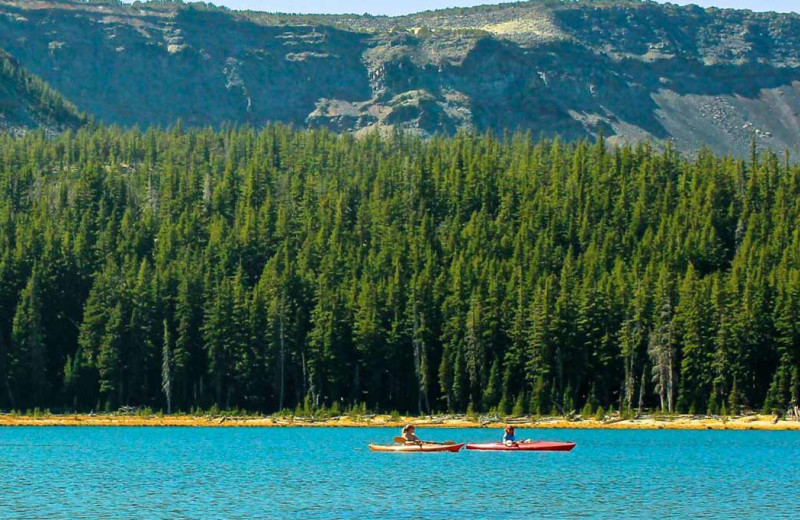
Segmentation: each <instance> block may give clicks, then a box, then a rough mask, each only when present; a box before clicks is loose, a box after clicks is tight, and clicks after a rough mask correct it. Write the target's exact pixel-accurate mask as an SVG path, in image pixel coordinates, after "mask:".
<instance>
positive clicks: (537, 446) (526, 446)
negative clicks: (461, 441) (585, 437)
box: [467, 441, 575, 451]
mask: <svg viewBox="0 0 800 520" xmlns="http://www.w3.org/2000/svg"><path fill="white" fill-rule="evenodd" d="M574 447H575V443H574V442H542V441H537V442H519V443H517V444H516V445H515V446H506V445H505V444H503V443H502V442H487V443H483V444H480V443H470V444H467V449H468V450H476V451H570V450H572V448H574Z"/></svg>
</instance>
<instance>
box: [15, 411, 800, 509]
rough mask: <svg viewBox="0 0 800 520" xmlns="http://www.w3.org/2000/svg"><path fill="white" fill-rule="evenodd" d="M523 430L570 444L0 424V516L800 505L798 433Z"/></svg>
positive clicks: (366, 432)
mask: <svg viewBox="0 0 800 520" xmlns="http://www.w3.org/2000/svg"><path fill="white" fill-rule="evenodd" d="M418 433H419V434H420V436H422V437H423V438H428V439H431V440H450V439H452V440H455V441H467V440H469V441H484V442H487V441H495V440H497V439H498V437H499V436H500V435H501V434H502V432H500V431H495V430H485V429H480V430H452V429H448V430H441V429H438V430H437V429H423V430H420V431H419V432H418ZM518 433H522V435H523V436H524V437H532V438H534V439H539V440H571V441H575V442H577V443H578V446H577V447H576V448H575V449H574V450H573V451H572V452H570V453H501V452H495V453H491V452H489V453H481V452H467V451H462V452H460V453H457V454H452V453H437V454H390V453H372V452H370V451H369V450H368V449H367V444H368V442H369V441H383V442H391V438H392V437H393V436H394V435H397V431H396V430H388V429H378V428H376V429H331V428H325V429H308V428H306V429H300V428H291V429H274V428H273V429H213V428H212V429H202V428H201V429H195V428H66V427H64V428H62V427H57V428H0V517H2V518H4V519H34V518H59V519H60V518H70V519H72V518H81V519H82V518H92V519H94V518H108V519H132V518H137V519H138V518H142V519H150V518H153V519H161V518H163V519H172V518H198V519H201V518H202V519H244V518H248V519H249V518H292V519H306V518H312V519H315V518H325V519H328V518H358V519H360V520H365V519H372V518H394V519H397V518H420V519H456V518H458V519H462V518H504V519H527V518H724V517H728V518H800V510H798V509H797V504H798V502H797V495H798V491H800V433H794V432H749V431H748V432H713V431H663V430H662V431H608V430H591V431H587V430H548V431H541V430H540V431H537V430H520V431H519V432H518Z"/></svg>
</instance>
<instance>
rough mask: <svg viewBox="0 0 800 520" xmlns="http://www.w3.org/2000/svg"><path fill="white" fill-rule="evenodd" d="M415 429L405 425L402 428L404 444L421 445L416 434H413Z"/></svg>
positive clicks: (412, 426)
mask: <svg viewBox="0 0 800 520" xmlns="http://www.w3.org/2000/svg"><path fill="white" fill-rule="evenodd" d="M415 431H416V428H415V427H414V425H413V424H407V425H405V426H404V427H403V438H404V439H405V440H406V444H422V441H421V440H420V438H419V437H417V434H416V433H414V432H415Z"/></svg>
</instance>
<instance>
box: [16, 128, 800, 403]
mask: <svg viewBox="0 0 800 520" xmlns="http://www.w3.org/2000/svg"><path fill="white" fill-rule="evenodd" d="M798 224H800V167H798V166H796V165H794V164H792V163H790V161H789V159H788V155H787V156H786V157H783V156H781V157H778V156H775V155H773V154H771V153H766V152H765V153H756V151H755V150H754V151H753V153H752V154H751V157H750V159H748V160H743V161H742V160H734V159H730V158H721V157H716V156H714V155H712V154H711V153H709V152H701V153H699V155H698V156H697V158H695V159H686V158H682V157H681V156H680V155H679V154H678V153H677V152H675V151H674V150H671V149H667V150H664V151H660V150H655V149H653V148H652V147H651V146H648V145H646V144H644V145H639V146H637V147H635V148H618V149H611V148H609V147H607V146H606V145H605V143H604V142H603V141H602V139H601V140H600V142H598V143H596V144H591V143H586V142H582V143H576V144H565V143H563V142H559V141H558V140H555V141H549V140H548V141H540V142H536V141H534V140H533V139H531V138H530V136H529V135H521V134H520V135H514V136H504V137H503V138H496V137H494V136H491V135H473V134H466V133H462V134H459V135H457V136H455V137H454V138H434V139H430V140H427V141H424V140H419V139H416V138H412V137H408V136H402V135H395V136H393V137H387V138H381V137H379V136H369V137H365V138H362V139H355V138H353V137H351V136H347V135H336V134H333V133H330V132H327V131H296V130H292V129H290V128H287V127H283V126H269V127H266V128H264V129H262V130H254V129H250V128H242V129H222V130H219V131H217V130H210V129H207V130H192V131H185V130H183V129H181V127H180V125H177V126H176V127H175V128H173V129H171V130H168V131H160V130H148V131H147V132H142V131H139V130H126V131H123V130H120V129H117V128H108V127H99V128H93V129H86V130H81V131H79V132H66V133H64V134H61V135H59V136H57V137H47V136H46V135H45V134H44V133H41V132H40V133H29V134H28V135H26V136H24V137H11V136H9V135H7V134H6V135H3V136H0V409H6V410H8V409H22V410H24V409H30V408H33V407H41V408H45V407H46V408H51V409H53V410H64V411H67V410H90V409H94V410H99V409H109V410H115V409H117V408H118V407H120V406H123V405H129V406H149V407H153V408H155V409H163V410H164V411H168V410H169V411H177V410H190V409H196V408H198V407H202V408H209V407H211V406H216V407H218V408H221V409H230V408H240V409H245V410H251V411H261V412H274V411H278V410H282V409H287V408H294V407H296V406H298V405H299V404H301V403H305V404H306V406H308V405H309V403H310V405H312V406H320V407H322V406H333V405H335V406H337V407H341V408H342V409H344V408H346V407H349V406H354V405H359V406H366V407H367V408H369V409H373V410H387V411H388V410H399V411H411V412H415V413H416V412H423V413H425V412H436V411H457V412H463V411H465V410H468V409H469V410H474V411H476V412H477V411H489V410H497V411H500V412H512V411H513V412H515V413H530V414H550V413H558V414H562V413H563V414H567V413H570V412H571V411H574V410H579V409H589V410H594V409H596V408H598V407H604V408H605V409H606V410H607V409H608V408H610V407H614V408H615V409H622V410H636V409H641V408H647V409H662V410H664V411H667V412H694V413H701V412H709V413H733V412H736V411H739V410H741V409H762V408H764V409H767V410H770V411H772V410H776V409H777V410H780V409H785V407H786V406H787V405H789V404H790V403H792V402H794V403H795V404H796V403H798V401H799V400H800V395H799V394H800V225H798Z"/></svg>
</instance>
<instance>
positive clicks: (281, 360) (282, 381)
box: [278, 309, 305, 410]
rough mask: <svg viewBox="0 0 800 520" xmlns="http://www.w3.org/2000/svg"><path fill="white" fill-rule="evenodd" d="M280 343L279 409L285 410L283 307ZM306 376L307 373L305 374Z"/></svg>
mask: <svg viewBox="0 0 800 520" xmlns="http://www.w3.org/2000/svg"><path fill="white" fill-rule="evenodd" d="M280 343H281V353H280V369H281V373H280V390H279V392H278V410H283V405H284V403H283V399H284V391H285V388H286V386H285V385H286V344H285V342H284V326H283V309H281V314H280ZM303 371H304V372H305V365H304V366H303ZM304 377H305V374H304Z"/></svg>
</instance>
